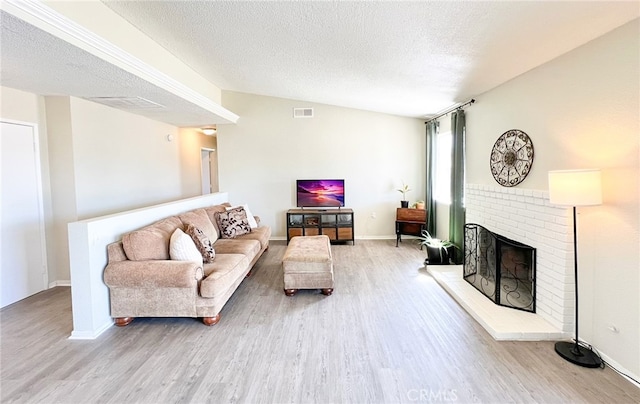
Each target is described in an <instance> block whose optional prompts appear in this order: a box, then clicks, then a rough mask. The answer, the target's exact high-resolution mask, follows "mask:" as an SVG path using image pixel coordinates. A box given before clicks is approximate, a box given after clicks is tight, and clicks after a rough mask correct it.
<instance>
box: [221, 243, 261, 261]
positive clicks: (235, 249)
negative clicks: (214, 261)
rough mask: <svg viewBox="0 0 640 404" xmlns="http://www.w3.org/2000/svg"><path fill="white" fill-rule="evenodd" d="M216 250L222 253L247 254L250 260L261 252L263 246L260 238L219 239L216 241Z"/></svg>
mask: <svg viewBox="0 0 640 404" xmlns="http://www.w3.org/2000/svg"><path fill="white" fill-rule="evenodd" d="M215 248H216V251H217V252H218V254H219V255H222V254H242V255H246V256H247V258H248V259H249V262H251V261H252V260H253V258H254V257H255V256H256V255H258V254H259V253H260V250H261V246H260V242H259V241H258V240H250V239H245V238H244V237H243V238H233V239H232V238H228V239H224V238H221V239H218V241H216V243H215Z"/></svg>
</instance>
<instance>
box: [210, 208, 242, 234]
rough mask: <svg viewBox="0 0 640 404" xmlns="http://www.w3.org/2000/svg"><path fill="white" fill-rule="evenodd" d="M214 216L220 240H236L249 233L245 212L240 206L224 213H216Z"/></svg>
mask: <svg viewBox="0 0 640 404" xmlns="http://www.w3.org/2000/svg"><path fill="white" fill-rule="evenodd" d="M215 215H216V222H218V229H220V237H221V238H236V237H238V236H241V235H243V234H247V233H251V226H249V221H248V220H247V212H246V211H245V210H244V208H243V207H242V206H238V207H237V208H233V209H229V210H227V211H226V212H217V213H216V214H215Z"/></svg>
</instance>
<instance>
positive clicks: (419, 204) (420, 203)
mask: <svg viewBox="0 0 640 404" xmlns="http://www.w3.org/2000/svg"><path fill="white" fill-rule="evenodd" d="M412 206H413V207H414V208H415V209H424V201H416V203H414V204H413V205H412Z"/></svg>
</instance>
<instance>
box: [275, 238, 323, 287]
mask: <svg viewBox="0 0 640 404" xmlns="http://www.w3.org/2000/svg"><path fill="white" fill-rule="evenodd" d="M282 269H283V272H284V293H285V294H286V295H287V296H293V295H295V294H296V292H297V291H298V289H322V294H324V295H326V296H329V295H331V293H333V259H332V257H331V243H330V242H329V237H327V236H296V237H293V238H292V239H291V240H290V241H289V246H288V247H287V251H285V253H284V258H283V259H282Z"/></svg>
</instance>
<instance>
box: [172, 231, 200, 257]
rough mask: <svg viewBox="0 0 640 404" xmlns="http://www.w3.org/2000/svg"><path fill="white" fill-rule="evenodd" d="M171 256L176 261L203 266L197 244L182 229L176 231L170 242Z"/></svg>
mask: <svg viewBox="0 0 640 404" xmlns="http://www.w3.org/2000/svg"><path fill="white" fill-rule="evenodd" d="M169 255H170V256H171V259H172V260H175V261H195V262H197V263H198V264H200V265H202V254H200V251H198V248H197V247H196V245H195V243H194V242H193V240H192V239H191V237H189V236H188V235H187V234H185V233H184V232H183V231H182V230H181V229H176V230H175V231H174V232H173V234H172V235H171V240H170V241H169Z"/></svg>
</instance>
